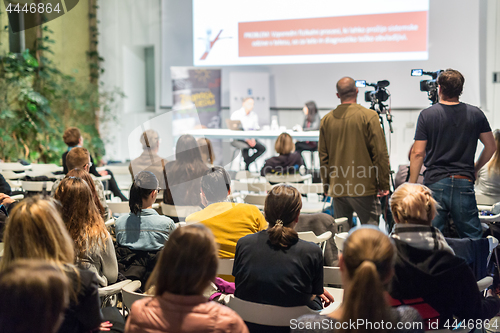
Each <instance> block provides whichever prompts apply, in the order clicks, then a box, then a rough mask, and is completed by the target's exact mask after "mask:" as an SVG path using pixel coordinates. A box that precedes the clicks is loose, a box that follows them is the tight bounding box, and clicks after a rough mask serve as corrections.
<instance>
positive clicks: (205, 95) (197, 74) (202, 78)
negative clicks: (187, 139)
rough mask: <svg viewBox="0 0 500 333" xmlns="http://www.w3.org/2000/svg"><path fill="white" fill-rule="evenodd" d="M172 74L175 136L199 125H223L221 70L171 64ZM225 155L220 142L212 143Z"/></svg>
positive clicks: (215, 148) (218, 126)
mask: <svg viewBox="0 0 500 333" xmlns="http://www.w3.org/2000/svg"><path fill="white" fill-rule="evenodd" d="M170 72H171V76H172V89H173V92H172V99H173V101H172V134H173V136H174V138H175V139H177V138H178V137H179V136H180V135H182V134H184V133H186V132H187V131H189V130H192V129H196V128H220V127H221V70H220V69H200V68H194V67H170ZM212 144H213V148H214V154H215V156H216V160H217V157H220V158H222V144H221V142H212Z"/></svg>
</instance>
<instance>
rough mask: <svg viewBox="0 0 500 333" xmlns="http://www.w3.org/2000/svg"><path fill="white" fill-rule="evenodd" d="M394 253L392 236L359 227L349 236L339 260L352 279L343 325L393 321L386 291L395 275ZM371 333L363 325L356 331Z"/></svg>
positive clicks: (348, 286) (347, 295) (345, 304)
mask: <svg viewBox="0 0 500 333" xmlns="http://www.w3.org/2000/svg"><path fill="white" fill-rule="evenodd" d="M395 253H396V252H395V249H394V245H393V244H392V242H391V240H390V239H389V237H388V236H387V235H385V234H384V233H382V232H381V231H380V230H377V229H375V228H360V229H358V230H356V231H354V232H353V233H352V234H350V235H349V237H347V239H346V241H345V242H344V249H343V252H342V256H341V258H340V267H341V270H345V271H344V272H345V273H344V272H343V273H344V274H346V275H347V278H348V280H349V283H348V284H347V288H346V289H345V291H344V303H343V307H344V313H343V316H342V322H349V320H351V321H353V320H358V319H364V320H366V321H367V322H368V321H369V322H372V323H380V322H382V320H383V321H385V322H387V321H391V320H392V318H391V317H392V316H391V315H390V307H389V304H387V301H386V298H385V291H386V285H387V284H388V283H389V281H390V279H391V278H392V275H393V271H394V268H393V267H394V259H395ZM342 331H344V332H350V331H351V330H350V329H347V330H342ZM354 331H356V330H353V332H354ZM369 331H370V330H369V329H367V327H366V326H361V328H359V327H358V330H357V331H356V332H360V333H361V332H369ZM370 332H371V331H370ZM381 332H386V330H381Z"/></svg>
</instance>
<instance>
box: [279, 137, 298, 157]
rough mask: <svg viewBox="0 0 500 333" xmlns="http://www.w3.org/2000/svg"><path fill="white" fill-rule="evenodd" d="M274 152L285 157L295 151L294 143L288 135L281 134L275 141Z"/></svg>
mask: <svg viewBox="0 0 500 333" xmlns="http://www.w3.org/2000/svg"><path fill="white" fill-rule="evenodd" d="M274 150H276V152H277V153H278V154H280V155H287V154H290V153H293V152H294V151H295V143H293V138H292V137H291V136H290V134H288V133H281V134H280V135H279V136H278V138H277V139H276V143H275V144H274Z"/></svg>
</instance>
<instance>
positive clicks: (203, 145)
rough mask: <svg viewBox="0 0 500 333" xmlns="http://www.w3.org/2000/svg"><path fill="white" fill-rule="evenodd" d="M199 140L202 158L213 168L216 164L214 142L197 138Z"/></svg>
mask: <svg viewBox="0 0 500 333" xmlns="http://www.w3.org/2000/svg"><path fill="white" fill-rule="evenodd" d="M196 142H198V146H199V147H200V152H201V158H202V159H203V162H205V164H206V165H207V166H208V167H209V168H211V167H213V166H214V161H215V155H214V149H213V147H212V142H211V141H210V140H209V139H205V138H199V139H198V140H196Z"/></svg>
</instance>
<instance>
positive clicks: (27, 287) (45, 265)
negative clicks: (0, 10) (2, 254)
mask: <svg viewBox="0 0 500 333" xmlns="http://www.w3.org/2000/svg"><path fill="white" fill-rule="evenodd" d="M69 289H70V283H69V281H68V278H67V277H66V275H65V274H64V272H63V271H61V270H60V268H59V267H57V266H56V265H53V264H51V263H49V262H47V261H41V260H16V261H15V262H13V263H12V264H11V265H9V266H7V267H6V268H5V269H4V270H2V271H1V272H0V331H1V332H16V333H31V332H39V333H54V332H56V330H57V329H58V328H59V326H60V325H61V323H62V319H63V318H64V317H63V311H64V309H65V308H66V306H67V305H68V303H69Z"/></svg>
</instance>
